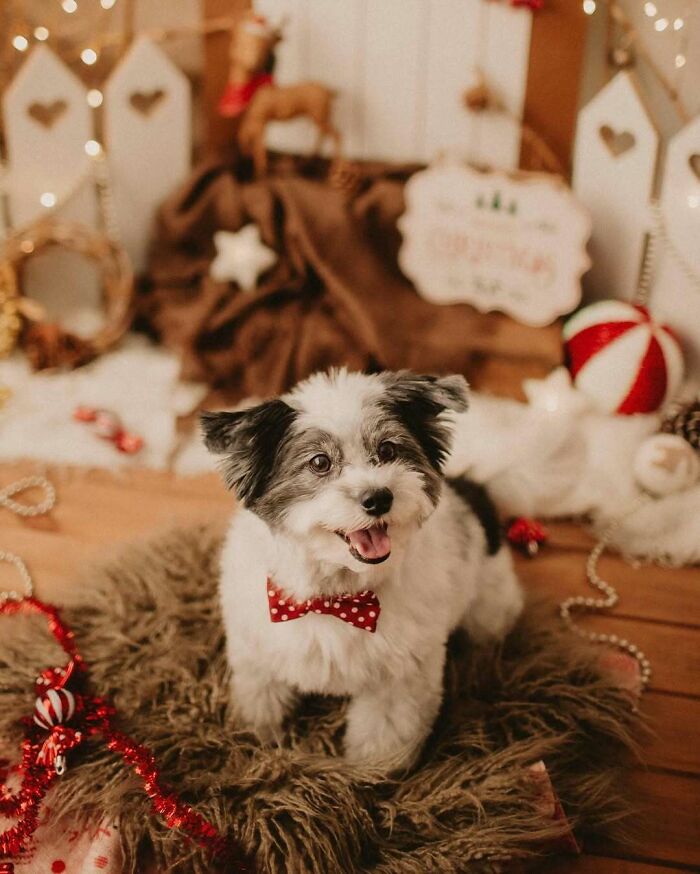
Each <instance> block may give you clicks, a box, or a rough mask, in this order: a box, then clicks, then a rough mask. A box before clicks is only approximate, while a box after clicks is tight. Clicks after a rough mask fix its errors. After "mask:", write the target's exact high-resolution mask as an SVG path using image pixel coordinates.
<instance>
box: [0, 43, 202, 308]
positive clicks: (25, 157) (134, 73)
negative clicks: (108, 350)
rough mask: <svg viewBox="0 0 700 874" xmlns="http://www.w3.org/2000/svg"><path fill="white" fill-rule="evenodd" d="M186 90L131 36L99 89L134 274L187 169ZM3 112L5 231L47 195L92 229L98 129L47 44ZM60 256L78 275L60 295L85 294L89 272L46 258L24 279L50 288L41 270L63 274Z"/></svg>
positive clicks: (35, 212) (177, 75)
mask: <svg viewBox="0 0 700 874" xmlns="http://www.w3.org/2000/svg"><path fill="white" fill-rule="evenodd" d="M190 90H191V89H190V86H189V82H188V80H187V78H186V77H185V76H184V74H183V73H182V72H181V71H180V70H179V69H178V68H177V67H176V66H175V65H174V64H173V63H172V62H171V61H170V60H169V58H168V57H167V55H165V53H164V52H163V51H162V50H161V49H160V48H159V47H158V46H157V45H155V44H154V43H152V42H151V41H149V40H147V39H145V38H140V39H138V40H136V42H135V43H134V45H133V46H132V47H131V49H130V50H129V52H128V53H127V54H126V56H125V57H124V58H123V59H122V61H121V63H120V64H119V65H118V66H117V68H116V69H115V70H114V71H113V72H112V75H111V76H110V78H109V79H108V81H107V83H106V84H105V86H104V89H103V94H104V109H103V112H104V125H103V129H104V135H105V139H104V146H105V150H106V155H107V166H108V172H109V179H110V183H111V189H112V196H113V202H114V208H115V213H116V223H117V228H118V231H119V234H120V237H121V240H122V242H123V244H124V246H125V248H126V249H127V251H128V253H129V255H130V257H131V259H132V261H133V263H134V266H135V268H136V269H137V270H140V269H142V268H143V267H144V266H145V254H146V248H147V245H148V240H149V238H150V236H151V229H152V225H153V220H154V217H155V212H156V210H157V208H158V206H159V205H160V203H161V202H162V201H163V198H164V197H166V196H167V195H168V194H169V193H170V192H171V191H172V190H173V188H174V187H175V186H176V185H177V184H178V183H179V182H181V181H182V180H184V179H185V178H186V176H187V173H188V171H189V169H190V166H191V151H192V118H191V93H190ZM2 112H3V117H4V124H5V131H6V142H7V156H6V158H7V173H6V179H5V181H4V183H3V186H4V188H5V191H6V193H7V198H8V212H9V217H10V222H11V227H12V228H20V227H23V226H24V225H26V224H28V223H30V222H32V221H34V220H36V219H37V218H38V217H40V216H41V214H42V213H45V212H46V211H47V207H46V206H43V205H42V198H43V200H44V203H45V204H49V205H50V204H51V202H52V200H51V199H48V200H47V195H49V196H52V197H53V198H55V199H56V202H57V203H58V204H59V208H58V209H57V210H56V213H57V215H59V216H60V217H62V218H65V219H71V220H75V221H79V222H81V223H83V224H86V225H88V226H90V227H98V226H99V225H100V215H99V210H98V201H97V192H96V188H95V185H94V183H93V181H92V175H91V170H90V158H89V157H88V155H87V153H86V149H85V146H86V143H87V142H88V141H89V140H92V139H94V138H95V126H94V118H93V115H92V110H91V109H90V107H89V106H88V104H87V90H86V88H85V87H84V86H83V84H82V83H81V82H80V81H79V80H78V79H77V77H76V76H75V75H74V74H73V73H72V72H71V71H70V70H69V69H68V68H67V67H66V65H65V64H64V63H63V62H62V61H61V60H60V59H59V58H58V57H57V56H56V55H55V54H54V53H53V52H52V51H51V50H50V49H49V48H47V47H46V46H39V47H37V48H35V49H34V50H33V51H32V53H31V54H30V56H29V58H28V59H27V61H26V62H25V63H24V64H23V66H22V68H21V69H20V71H19V73H18V74H17V76H16V77H15V79H14V80H13V82H11V84H10V85H9V86H8V88H7V89H6V91H5V93H4V95H3V100H2ZM81 181H82V183H81ZM66 258H67V259H68V260H69V261H70V267H71V270H73V269H75V270H77V271H78V274H77V275H74V274H73V273H71V275H70V280H71V282H70V285H71V289H69V290H68V292H67V293H71V290H72V291H73V292H74V293H75V295H76V296H77V297H80V296H81V295H82V296H84V295H85V292H86V287H87V285H86V284H89V285H92V286H94V288H95V289H96V288H97V285H98V284H97V279H96V277H95V275H94V274H95V270H94V267H93V266H91V265H85V264H84V262H82V260H80V259H78V260H77V261H76V257H75V256H70V255H67V254H66V253H59V252H55V253H54V252H51V253H46V255H43V256H41V258H36V259H32V261H31V262H30V263H29V274H30V279H33V280H36V281H32V283H31V284H32V290H31V291H32V292H33V290H34V289H35V288H36V289H39V288H40V286H42V285H46V284H47V283H45V282H42V281H40V280H42V279H43V278H44V275H45V271H46V270H49V271H51V270H55V271H57V274H61V273H62V272H64V270H63V262H64V261H65V260H66ZM56 259H57V260H56ZM35 261H36V262H37V265H36V268H35V265H34V262H35ZM39 262H45V263H39ZM39 269H40V272H41V276H36V277H33V276H32V274H33V272H34V271H35V270H39ZM86 271H87V272H86ZM81 273H84V274H85V275H84V276H81V275H80V274H81ZM88 273H89V276H90V279H89V282H88V279H87V275H88ZM48 284H49V285H52V284H53V285H55V282H54V283H48ZM63 292H64V290H63V289H62V297H61V306H62V308H65V305H66V299H65V296H63ZM85 309H86V310H87V306H86V307H85Z"/></svg>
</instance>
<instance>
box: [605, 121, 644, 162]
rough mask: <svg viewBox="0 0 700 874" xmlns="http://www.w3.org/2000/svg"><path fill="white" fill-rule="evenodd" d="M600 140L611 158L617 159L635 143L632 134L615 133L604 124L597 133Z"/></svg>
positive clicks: (624, 131) (625, 132)
mask: <svg viewBox="0 0 700 874" xmlns="http://www.w3.org/2000/svg"><path fill="white" fill-rule="evenodd" d="M598 133H599V134H600V138H601V140H602V141H603V142H604V143H605V145H606V146H607V147H608V151H609V152H610V154H611V155H612V156H613V158H619V157H620V155H624V154H625V152H629V150H630V149H631V148H633V147H634V144H635V143H636V142H637V141H636V140H635V138H634V134H633V133H631V132H630V131H628V130H623V131H619V132H618V131H616V130H613V128H611V127H610V125H609V124H604V125H603V126H602V127H601V128H600V130H599V131H598Z"/></svg>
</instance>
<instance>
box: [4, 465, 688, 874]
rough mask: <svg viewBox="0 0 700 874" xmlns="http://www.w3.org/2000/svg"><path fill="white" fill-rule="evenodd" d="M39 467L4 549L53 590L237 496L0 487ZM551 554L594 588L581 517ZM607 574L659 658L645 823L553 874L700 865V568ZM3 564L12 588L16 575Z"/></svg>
mask: <svg viewBox="0 0 700 874" xmlns="http://www.w3.org/2000/svg"><path fill="white" fill-rule="evenodd" d="M30 472H32V473H33V472H46V473H48V474H49V476H50V477H51V479H52V480H53V481H54V483H55V484H56V487H57V491H58V496H59V500H58V504H57V506H56V508H55V510H54V511H53V512H52V513H51V515H50V517H45V518H39V519H30V520H25V519H20V518H18V517H17V516H14V515H12V514H10V513H9V512H7V511H6V510H3V509H2V508H0V549H8V550H12V551H15V552H17V553H19V554H20V555H22V556H23V557H24V558H25V560H26V561H27V563H28V564H29V566H30V568H31V570H32V573H33V574H34V577H35V581H36V591H37V594H38V595H40V596H41V597H44V598H47V599H49V600H53V601H56V602H58V603H68V602H71V601H75V600H79V599H80V598H81V597H84V592H81V591H79V590H78V588H77V585H76V579H77V578H78V577H79V576H83V575H84V571H85V569H86V566H87V565H88V564H89V563H91V562H94V561H100V560H102V559H104V558H106V557H108V556H109V555H111V554H113V552H114V551H115V549H116V548H117V547H118V545H119V544H120V543H122V542H124V541H126V540H134V539H141V538H145V537H148V536H150V535H152V534H153V533H155V532H157V531H159V530H165V529H167V528H168V527H170V526H172V525H174V524H179V523H185V524H191V523H193V522H196V521H199V520H204V519H219V520H221V521H222V522H223V520H225V518H226V516H227V515H228V513H229V512H230V510H231V508H232V506H233V502H232V500H231V497H230V496H229V495H228V494H226V493H225V491H224V489H223V487H222V486H221V485H220V483H219V480H218V478H217V477H215V476H213V475H212V476H201V477H196V478H188V479H176V478H175V477H173V476H171V475H168V474H159V473H154V472H149V471H142V472H138V471H134V472H131V473H129V474H110V473H106V472H100V471H92V472H87V471H80V470H73V471H66V470H65V469H64V470H61V471H52V470H50V469H48V470H45V471H44V470H42V469H40V468H39V467H38V466H37V465H30V464H13V465H0V487H2V486H4V485H6V484H7V483H9V482H11V481H13V480H15V479H17V478H18V477H19V476H21V475H25V474H27V473H30ZM549 527H550V534H551V539H550V543H549V544H548V546H547V547H546V548H545V550H544V551H543V553H542V555H541V556H539V557H538V558H535V559H533V560H528V559H525V558H519V559H518V568H519V571H520V574H521V577H522V579H523V581H524V583H525V585H526V587H527V588H528V589H530V590H532V591H535V592H538V593H541V594H544V595H546V596H547V597H548V598H550V599H552V602H553V604H554V602H555V601H559V600H561V599H562V598H564V597H566V596H567V595H570V594H579V593H584V592H586V591H587V590H586V581H585V573H584V562H585V557H586V552H587V550H588V549H589V548H590V545H591V541H590V538H589V537H588V535H587V534H586V533H585V532H584V531H583V530H582V529H581V528H580V527H577V526H575V525H573V524H568V523H566V524H565V523H562V524H556V525H551V526H549ZM601 571H602V573H603V575H604V576H607V578H608V579H609V580H610V581H611V582H612V583H613V584H614V585H615V586H616V587H617V588H618V590H619V593H620V604H619V607H618V609H617V610H616V611H615V616H614V618H608V617H601V618H596V619H594V620H591V621H590V623H589V624H590V626H591V627H598V628H601V629H606V630H609V631H612V632H614V633H616V634H618V635H620V636H624V637H626V638H628V639H629V640H632V641H634V642H635V643H638V644H639V645H640V646H641V647H642V648H643V649H644V650H645V652H646V653H647V655H648V656H649V657H650V659H651V661H652V667H653V671H654V673H653V678H652V683H651V688H650V690H649V692H648V693H647V694H646V695H645V697H644V700H643V706H642V709H643V711H644V713H645V714H646V715H647V716H648V718H649V719H650V721H651V723H652V728H653V730H654V737H653V739H651V740H650V741H649V743H648V744H647V746H646V748H645V750H644V763H643V765H642V766H640V767H639V769H638V770H637V771H636V772H635V774H634V787H635V793H636V798H635V800H636V802H637V803H638V806H639V809H640V811H641V812H642V813H641V815H642V816H643V817H644V827H643V828H642V829H640V837H639V839H638V841H637V843H636V844H635V845H634V847H633V848H632V849H630V848H624V849H622V848H615V847H611V846H606V845H602V846H596V847H595V848H588V853H587V854H586V855H584V856H582V857H580V858H578V859H573V858H564V859H559V860H554V861H552V862H548V863H547V864H546V865H544V864H543V866H542V871H545V872H547V874H594V872H595V874H632V872H638V874H661V872H669V871H678V870H685V871H693V870H694V871H700V819H699V817H700V730H699V729H700V569H698V568H692V569H687V568H686V569H681V570H668V569H663V568H656V567H640V568H633V567H631V566H629V565H627V564H625V563H624V562H623V561H621V560H620V559H619V558H616V557H605V558H604V559H603V560H602V562H601ZM12 573H13V569H12V568H10V567H9V566H8V567H4V566H3V567H0V588H6V587H10V586H12V585H13V584H14V578H13V577H12Z"/></svg>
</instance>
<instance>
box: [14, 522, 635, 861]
mask: <svg viewBox="0 0 700 874" xmlns="http://www.w3.org/2000/svg"><path fill="white" fill-rule="evenodd" d="M219 546H220V540H219V537H218V535H217V534H215V533H213V532H211V531H209V530H206V529H197V530H192V531H186V532H182V531H179V532H173V533H172V534H170V535H168V536H166V537H163V538H161V539H159V540H156V541H155V542H153V543H151V544H148V545H146V546H141V547H134V548H131V549H130V550H127V551H126V552H125V553H124V555H123V556H122V558H121V559H120V560H119V561H117V562H115V563H113V564H111V565H110V566H108V567H107V568H105V569H103V570H100V571H98V572H95V573H93V574H91V576H90V577H89V578H88V582H87V588H86V606H85V607H84V608H82V609H80V610H76V609H72V610H66V611H65V618H66V619H67V620H68V622H69V623H70V624H71V625H72V626H73V628H74V630H75V632H76V635H77V638H78V642H79V645H80V647H81V650H82V652H83V654H84V656H85V657H86V659H87V661H88V664H89V665H90V668H91V677H92V681H93V686H94V688H95V690H96V691H97V692H99V693H100V694H103V695H108V696H110V697H111V698H112V700H113V701H114V703H115V704H116V706H117V708H118V710H119V713H120V714H121V723H120V726H121V727H122V728H123V729H124V730H125V731H126V732H128V733H129V734H131V735H132V736H133V737H134V738H136V739H137V740H140V741H142V742H144V743H146V744H148V745H149V746H150V747H151V748H152V749H153V750H154V751H155V753H156V756H157V759H158V761H159V762H160V764H161V766H162V770H163V774H164V777H165V778H166V779H167V781H168V782H170V783H171V784H172V785H173V786H174V787H176V788H177V790H178V791H179V792H181V793H182V795H183V796H184V797H185V799H186V800H187V801H189V802H190V803H192V804H193V805H195V806H196V807H197V809H198V810H199V811H201V812H202V813H203V814H205V815H206V816H208V817H209V818H211V820H212V821H213V822H214V823H215V824H216V825H217V827H218V828H220V829H222V830H227V829H230V830H232V832H233V834H235V835H236V836H237V837H238V838H239V839H240V840H241V841H242V842H243V844H244V845H245V846H246V848H247V849H248V850H249V851H250V852H251V853H252V854H253V855H254V857H255V859H256V861H257V866H258V871H260V872H264V874H268V872H269V874H310V872H322V874H340V872H342V874H350V872H375V874H426V872H438V871H439V872H445V874H449V872H455V874H456V872H464V871H469V872H472V871H495V870H501V869H500V868H499V867H498V866H499V865H500V864H501V861H500V860H502V859H503V857H504V855H508V856H510V857H512V858H513V859H515V860H518V859H529V858H531V857H532V856H533V855H535V854H540V853H545V852H547V850H548V848H549V849H550V850H551V846H552V845H551V841H552V839H553V838H556V837H557V835H558V834H560V833H561V825H560V824H559V825H558V824H556V823H555V822H552V821H551V820H549V819H544V818H543V816H542V813H541V805H538V799H537V794H536V793H535V792H534V791H533V784H532V780H531V777H529V776H528V770H527V769H528V766H530V765H532V764H533V763H534V762H537V761H538V760H544V762H545V763H546V766H547V769H548V771H549V774H550V776H551V778H552V782H553V784H554V787H555V789H556V791H557V793H558V795H559V797H560V799H561V802H562V804H563V806H564V809H565V811H566V813H567V815H568V817H569V819H570V821H571V822H572V823H573V824H574V826H575V827H576V832H577V836H578V837H579V838H583V839H585V836H586V834H588V833H592V832H595V833H600V832H601V831H602V830H604V829H606V830H607V829H609V828H610V827H611V826H615V824H619V822H620V819H621V817H622V816H623V815H624V812H625V808H626V806H625V803H624V793H623V792H622V790H621V783H620V778H621V776H622V770H623V762H624V761H625V760H626V759H628V758H629V755H628V754H629V753H630V751H631V750H632V749H633V747H634V742H633V733H634V731H635V729H636V727H637V726H636V722H637V720H636V718H635V717H634V716H633V715H632V711H631V707H630V699H629V698H628V697H627V695H626V694H625V693H624V692H621V691H620V690H618V689H617V688H616V687H615V686H614V684H613V683H612V681H611V680H610V679H608V678H606V677H604V676H602V675H601V674H600V673H599V671H598V669H597V668H596V661H597V657H598V655H599V651H595V650H594V651H592V650H591V649H588V648H586V647H582V646H581V644H579V643H578V642H577V641H575V640H573V639H572V637H571V636H570V635H567V634H565V633H564V632H562V631H561V630H560V629H559V627H558V624H557V622H556V620H555V619H554V617H553V615H552V614H553V611H552V609H551V606H549V607H548V608H547V609H546V610H544V609H542V608H536V607H532V606H530V607H529V608H528V610H527V611H526V614H525V616H524V617H523V619H522V621H521V622H520V624H519V625H518V627H517V628H516V629H515V631H514V632H513V633H512V634H511V636H510V637H509V638H508V640H507V641H506V643H505V644H504V645H503V646H502V647H498V648H494V649H481V650H475V649H472V648H471V647H470V646H469V644H468V642H467V641H466V640H464V639H461V638H458V639H455V640H454V641H452V643H451V646H450V657H449V660H448V667H447V672H446V689H447V694H446V702H445V706H444V708H443V712H442V714H441V716H440V718H439V720H438V723H437V725H436V728H435V731H434V733H433V736H432V738H431V739H430V741H429V743H428V746H427V748H426V750H425V752H424V755H423V757H422V759H421V762H420V763H419V765H418V766H417V767H416V768H415V769H414V770H413V771H412V772H411V773H410V774H408V775H407V776H404V777H403V778H402V779H396V780H382V779H380V778H377V777H376V776H373V775H372V774H368V773H359V772H357V771H354V770H352V769H351V768H349V767H347V766H346V765H345V764H344V762H343V760H342V758H338V757H337V754H338V751H339V749H340V745H341V741H342V730H343V703H342V702H339V701H335V700H334V701H330V700H321V699H318V700H309V701H307V702H305V704H304V705H303V707H302V709H301V711H300V712H299V713H298V714H297V715H296V717H295V718H294V720H293V722H292V724H291V725H290V727H289V736H288V742H287V746H285V748H282V749H278V748H270V747H261V746H259V744H258V743H257V742H256V740H255V738H254V737H253V736H251V735H250V734H247V733H243V732H236V731H234V729H233V728H232V726H231V723H230V717H229V713H228V704H229V701H228V682H227V672H226V663H225V657H224V651H223V634H222V628H221V624H220V619H219V612H218V604H217V599H216V594H215V590H216V578H217V554H218V550H219ZM4 622H14V623H15V627H14V628H13V632H15V631H16V632H17V634H14V633H13V634H12V635H11V636H8V635H7V634H6V630H7V629H4V630H3V642H2V644H0V734H5V733H7V734H9V735H10V736H11V737H12V738H13V740H14V741H18V739H19V737H20V730H19V728H18V727H17V724H16V720H17V719H18V718H19V717H21V716H23V715H26V714H28V713H31V709H32V704H33V692H32V689H33V682H34V679H35V677H36V675H37V674H38V672H39V670H40V669H43V668H44V667H46V666H48V665H54V664H57V663H58V664H61V663H62V662H63V660H64V659H60V656H59V652H58V650H57V648H56V647H55V645H54V644H53V643H52V642H51V640H50V638H49V636H48V634H47V633H46V631H45V629H44V628H43V626H41V625H39V624H38V622H34V620H31V621H30V620H27V621H26V622H24V623H23V621H22V620H19V619H15V620H8V619H6V620H4ZM51 807H52V809H53V810H54V811H56V810H58V811H62V812H63V813H65V814H66V815H67V816H76V815H77V816H79V817H101V816H102V814H103V813H107V814H108V815H109V816H110V817H118V818H119V820H120V823H121V826H120V831H121V837H122V841H123V846H124V850H125V853H126V860H127V866H126V869H125V874H126V872H127V871H128V872H137V871H139V865H140V863H139V859H141V858H143V857H144V854H150V855H152V856H154V857H155V860H156V862H157V863H158V864H159V865H160V866H161V867H162V869H163V870H167V871H173V872H182V874H184V872H187V874H195V872H196V874H203V872H211V871H212V870H213V868H212V866H211V864H210V862H209V861H208V860H207V859H206V857H205V856H204V855H203V854H201V853H200V852H199V851H198V850H196V849H195V848H193V847H192V846H188V845H187V844H186V843H185V842H184V841H182V839H181V836H180V835H179V834H178V833H177V832H174V831H169V830H168V829H167V828H166V827H165V826H164V825H163V824H162V823H161V822H160V821H159V820H158V819H157V818H155V817H154V816H152V815H151V813H150V810H149V802H148V800H147V798H146V796H145V795H144V793H143V792H142V791H141V789H140V787H139V783H138V780H137V779H136V778H135V777H134V776H133V775H132V774H131V773H130V772H127V771H125V769H124V767H123V766H122V764H120V763H119V762H118V761H117V760H116V759H115V758H114V757H113V756H112V755H111V754H110V753H107V752H105V751H104V750H103V749H102V748H100V746H99V745H98V744H97V743H96V742H95V743H93V744H92V745H91V747H90V748H89V752H87V753H86V752H85V751H81V752H79V753H77V754H75V755H74V756H73V757H72V759H70V758H69V768H68V772H67V773H66V775H65V776H64V777H63V778H62V779H61V780H60V781H59V784H58V788H57V789H56V790H55V793H54V795H53V797H52V800H51Z"/></svg>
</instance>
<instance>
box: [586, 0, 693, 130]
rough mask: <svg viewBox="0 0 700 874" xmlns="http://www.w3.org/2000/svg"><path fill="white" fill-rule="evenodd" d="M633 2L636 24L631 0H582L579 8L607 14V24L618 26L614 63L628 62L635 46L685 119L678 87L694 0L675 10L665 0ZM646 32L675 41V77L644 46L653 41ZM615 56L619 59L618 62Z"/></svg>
mask: <svg viewBox="0 0 700 874" xmlns="http://www.w3.org/2000/svg"><path fill="white" fill-rule="evenodd" d="M636 2H638V3H639V12H638V15H637V17H638V18H640V19H641V24H640V25H639V26H635V25H634V23H633V22H632V18H631V13H630V10H631V7H632V4H630V3H628V4H626V6H625V7H623V4H622V3H621V2H620V0H582V8H583V11H584V13H585V14H586V15H595V14H596V13H599V12H602V13H603V14H607V16H608V20H609V23H610V25H611V26H612V27H613V28H614V27H617V29H618V30H619V45H618V47H617V48H616V49H615V50H614V51H613V52H611V62H612V64H613V66H628V65H629V63H630V59H631V57H632V50H636V53H637V55H638V56H639V57H640V58H641V59H642V60H643V61H644V62H645V63H646V64H647V66H648V67H649V69H650V70H651V72H652V73H653V74H654V76H655V77H656V79H657V80H658V81H659V83H660V84H661V86H662V87H663V88H664V90H665V91H666V92H667V93H668V95H669V97H670V98H671V101H672V102H673V104H674V105H675V107H676V109H677V111H678V113H679V115H680V116H681V119H682V120H683V121H687V120H688V114H687V112H686V111H685V107H684V106H683V104H682V102H681V100H680V98H679V90H680V84H681V76H682V75H683V72H684V68H685V67H686V66H687V64H688V42H689V34H690V26H689V24H690V18H691V16H692V14H693V9H694V6H697V3H696V0H686V3H685V4H684V6H683V7H682V9H681V11H680V12H678V13H677V14H672V13H670V12H669V11H667V10H668V7H667V6H666V3H665V2H664V0H656V2H654V0H636ZM647 29H648V33H647V32H646V31H647ZM649 36H654V37H656V38H659V39H664V40H669V39H673V40H674V41H675V44H673V45H672V48H671V52H672V54H673V68H674V72H675V77H673V78H674V81H671V78H670V77H669V76H667V75H666V73H665V72H664V70H663V69H662V65H661V64H660V63H659V61H658V60H657V59H656V57H655V56H654V55H653V54H652V52H651V51H649V49H648V48H647V45H646V44H647V43H648V44H652V43H650V41H649V39H648V37H649ZM618 59H620V60H619V62H618Z"/></svg>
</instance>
